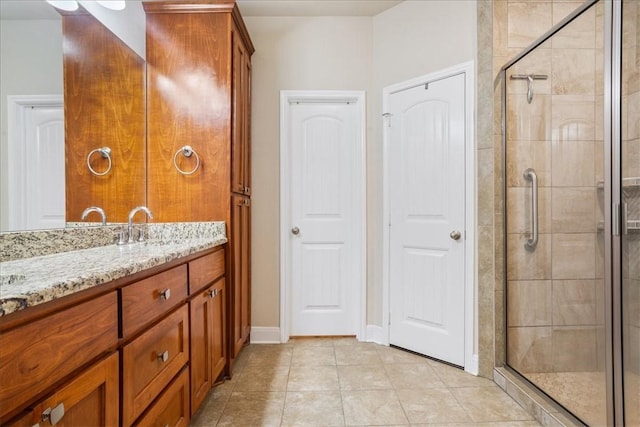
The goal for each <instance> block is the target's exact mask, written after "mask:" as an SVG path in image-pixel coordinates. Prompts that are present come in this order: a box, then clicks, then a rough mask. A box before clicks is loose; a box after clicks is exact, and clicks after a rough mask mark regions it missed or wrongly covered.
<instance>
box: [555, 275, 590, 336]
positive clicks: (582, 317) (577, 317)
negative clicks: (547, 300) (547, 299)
mask: <svg viewBox="0 0 640 427" xmlns="http://www.w3.org/2000/svg"><path fill="white" fill-rule="evenodd" d="M553 324H554V325H555V326H587V325H589V326H591V325H595V324H596V281H595V280H554V281H553Z"/></svg>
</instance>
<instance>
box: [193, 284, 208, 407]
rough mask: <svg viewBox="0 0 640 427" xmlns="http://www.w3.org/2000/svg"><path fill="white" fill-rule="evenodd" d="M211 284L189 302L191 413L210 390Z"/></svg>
mask: <svg viewBox="0 0 640 427" xmlns="http://www.w3.org/2000/svg"><path fill="white" fill-rule="evenodd" d="M211 295H213V286H210V287H209V288H207V289H204V290H202V291H200V292H199V293H198V294H197V295H196V296H195V297H194V298H193V299H192V300H191V301H190V302H189V323H190V325H191V329H190V334H191V347H190V350H191V354H190V364H191V415H192V416H193V414H195V413H196V411H197V410H198V408H199V407H200V404H201V403H202V401H203V400H204V398H205V397H207V393H209V390H211V369H212V366H211V364H212V361H213V353H212V350H213V348H212V342H213V322H214V319H213V318H212V313H213V309H212V306H213V304H214V302H213V298H212V297H211Z"/></svg>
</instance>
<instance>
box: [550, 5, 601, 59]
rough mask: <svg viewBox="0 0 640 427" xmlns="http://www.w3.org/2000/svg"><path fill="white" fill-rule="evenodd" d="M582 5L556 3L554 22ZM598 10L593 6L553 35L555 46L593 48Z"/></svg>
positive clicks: (554, 6)
mask: <svg viewBox="0 0 640 427" xmlns="http://www.w3.org/2000/svg"><path fill="white" fill-rule="evenodd" d="M579 6H580V5H578V4H576V3H564V2H562V3H560V2H558V3H554V4H553V24H554V25H555V24H557V23H558V22H560V21H561V20H562V19H564V18H565V17H566V16H567V15H569V14H571V13H572V12H573V11H574V10H576V9H577V8H578V7H579ZM595 23H596V12H595V9H594V8H593V7H592V8H590V9H589V10H587V11H586V12H583V13H582V14H581V15H580V16H579V17H577V18H576V19H574V20H573V21H572V22H571V23H570V24H569V25H567V26H565V27H564V28H563V29H562V30H560V31H559V32H558V33H557V34H556V35H554V36H553V37H552V44H553V47H554V48H583V49H584V48H593V47H594V46H595Z"/></svg>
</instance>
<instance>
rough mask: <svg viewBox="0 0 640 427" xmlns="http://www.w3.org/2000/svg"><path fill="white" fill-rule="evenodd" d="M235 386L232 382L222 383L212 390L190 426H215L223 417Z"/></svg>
mask: <svg viewBox="0 0 640 427" xmlns="http://www.w3.org/2000/svg"><path fill="white" fill-rule="evenodd" d="M232 389H233V385H232V383H230V382H225V383H222V384H220V385H218V386H216V387H214V388H213V390H211V393H209V395H208V396H207V398H206V399H205V400H204V402H202V405H201V406H200V409H198V412H196V413H195V416H194V417H193V418H192V419H191V423H190V424H189V425H190V426H192V427H211V426H215V425H216V423H217V422H218V419H219V418H220V416H221V415H222V411H223V410H224V407H225V405H226V404H227V402H228V401H229V397H230V396H231V391H232Z"/></svg>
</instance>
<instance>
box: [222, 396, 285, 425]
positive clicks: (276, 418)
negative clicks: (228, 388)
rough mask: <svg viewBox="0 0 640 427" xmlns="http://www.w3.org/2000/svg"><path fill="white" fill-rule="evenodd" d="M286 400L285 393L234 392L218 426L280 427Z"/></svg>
mask: <svg viewBox="0 0 640 427" xmlns="http://www.w3.org/2000/svg"><path fill="white" fill-rule="evenodd" d="M284 400H285V393H284V392H237V391H234V392H233V393H232V394H231V397H230V398H229V402H228V403H227V406H226V407H225V408H224V412H223V413H222V417H221V418H220V421H219V422H218V426H252V427H258V426H265V427H266V426H269V427H270V426H280V425H281V423H282V411H283V408H284Z"/></svg>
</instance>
